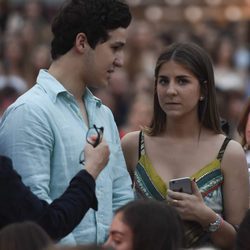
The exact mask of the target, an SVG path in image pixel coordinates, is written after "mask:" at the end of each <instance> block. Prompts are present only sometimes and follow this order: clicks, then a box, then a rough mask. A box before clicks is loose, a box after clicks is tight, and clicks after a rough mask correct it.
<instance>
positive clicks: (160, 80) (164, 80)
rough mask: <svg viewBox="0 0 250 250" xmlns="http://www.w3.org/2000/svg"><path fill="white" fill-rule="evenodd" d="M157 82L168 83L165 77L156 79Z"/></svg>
mask: <svg viewBox="0 0 250 250" xmlns="http://www.w3.org/2000/svg"><path fill="white" fill-rule="evenodd" d="M158 83H159V84H161V85H166V84H167V83H168V81H167V79H163V78H161V79H159V80H158Z"/></svg>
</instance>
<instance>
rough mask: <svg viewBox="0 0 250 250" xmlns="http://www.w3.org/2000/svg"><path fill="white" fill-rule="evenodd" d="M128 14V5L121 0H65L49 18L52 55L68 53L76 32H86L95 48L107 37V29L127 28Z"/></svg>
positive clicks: (92, 46) (57, 55) (129, 19)
mask: <svg viewBox="0 0 250 250" xmlns="http://www.w3.org/2000/svg"><path fill="white" fill-rule="evenodd" d="M131 18H132V17H131V13H130V10H129V7H128V5H127V4H126V3H125V2H124V1H123V0H69V1H67V2H66V3H65V4H64V5H63V6H62V7H61V9H60V10H59V12H58V14H57V15H56V16H55V18H54V19H53V22H52V27H51V29H52V33H53V35H54V38H53V40H52V42H51V56H52V59H57V58H58V57H59V56H61V55H63V54H65V53H67V52H68V51H69V50H70V49H71V48H72V47H73V45H74V41H75V38H76V35H77V34H78V33H80V32H83V33H85V35H86V36H87V39H88V43H89V45H90V46H91V48H93V49H94V48H95V46H96V45H97V44H98V43H99V42H105V41H107V40H108V32H109V31H112V30H115V29H117V28H127V27H128V26H129V24H130V22H131Z"/></svg>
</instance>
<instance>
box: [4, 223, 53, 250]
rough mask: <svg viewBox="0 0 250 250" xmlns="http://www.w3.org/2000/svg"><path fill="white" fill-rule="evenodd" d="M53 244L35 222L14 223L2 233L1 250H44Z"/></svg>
mask: <svg viewBox="0 0 250 250" xmlns="http://www.w3.org/2000/svg"><path fill="white" fill-rule="evenodd" d="M51 244H52V240H51V239H50V237H49V236H48V235H47V233H46V232H45V231H44V230H43V229H42V228H41V227H40V226H39V225H37V224H36V223H34V222H29V221H27V222H21V223H13V224H11V225H8V226H6V227H5V228H3V229H2V230H1V231H0V250H24V249H25V250H43V249H44V248H45V247H48V246H49V245H51Z"/></svg>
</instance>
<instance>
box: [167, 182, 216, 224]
mask: <svg viewBox="0 0 250 250" xmlns="http://www.w3.org/2000/svg"><path fill="white" fill-rule="evenodd" d="M192 192H193V193H192V194H186V193H181V192H175V191H172V190H170V189H169V190H168V196H167V201H168V203H169V204H170V205H171V206H174V207H175V208H176V209H177V211H178V212H179V214H180V216H181V218H182V219H183V220H189V221H196V222H198V223H200V224H201V225H202V226H204V227H205V226H207V225H208V222H207V215H208V213H211V212H212V211H211V209H210V208H209V207H207V206H206V204H205V203H204V201H203V198H202V195H201V193H200V191H199V188H198V186H197V184H196V183H195V181H192ZM213 213H214V212H213Z"/></svg>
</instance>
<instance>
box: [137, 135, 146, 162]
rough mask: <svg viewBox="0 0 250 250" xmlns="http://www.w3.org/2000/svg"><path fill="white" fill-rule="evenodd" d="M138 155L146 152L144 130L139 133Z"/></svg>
mask: <svg viewBox="0 0 250 250" xmlns="http://www.w3.org/2000/svg"><path fill="white" fill-rule="evenodd" d="M138 153H139V154H138V157H139V159H140V158H141V155H142V154H145V147H144V134H143V132H142V130H141V131H140V133H139V148H138Z"/></svg>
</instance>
